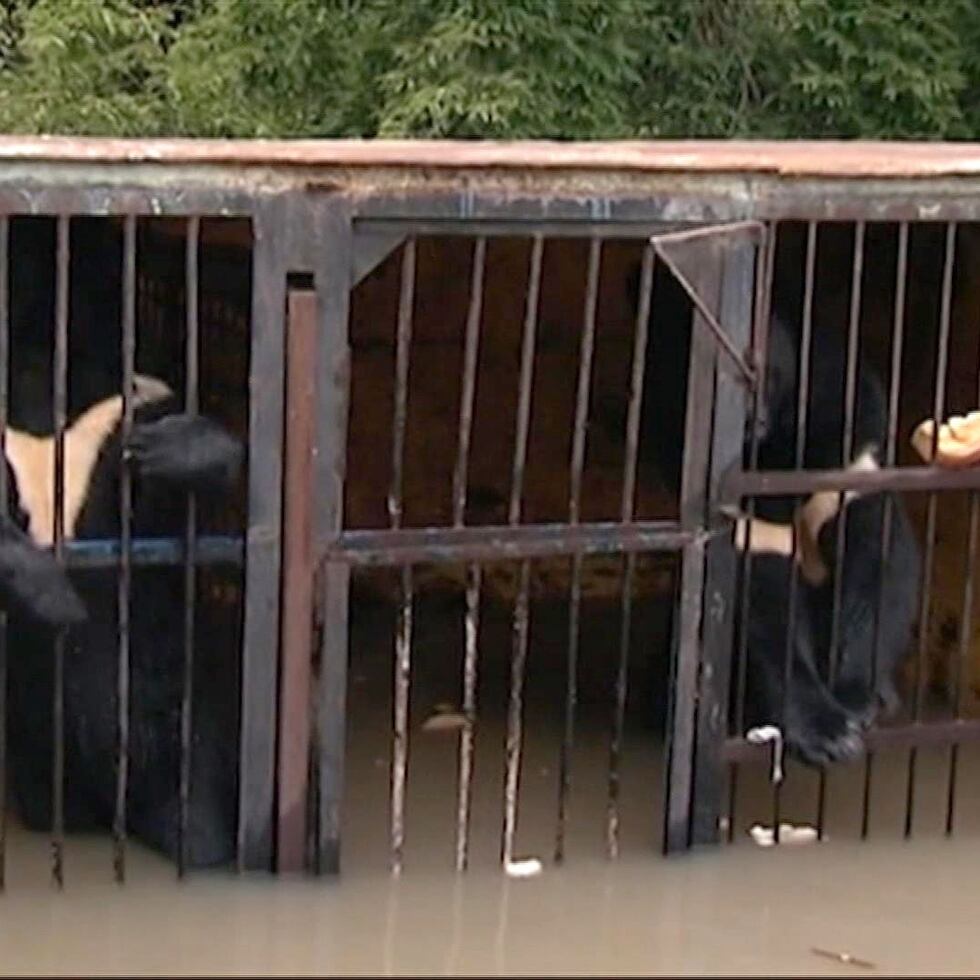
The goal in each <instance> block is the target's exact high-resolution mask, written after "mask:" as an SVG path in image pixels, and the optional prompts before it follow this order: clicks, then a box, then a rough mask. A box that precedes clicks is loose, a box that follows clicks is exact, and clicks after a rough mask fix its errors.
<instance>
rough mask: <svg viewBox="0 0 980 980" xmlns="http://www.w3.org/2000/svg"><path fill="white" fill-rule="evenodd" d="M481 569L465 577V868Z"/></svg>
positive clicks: (459, 850)
mask: <svg viewBox="0 0 980 980" xmlns="http://www.w3.org/2000/svg"><path fill="white" fill-rule="evenodd" d="M480 584H481V569H480V566H479V565H477V564H473V565H470V566H469V569H468V571H467V580H466V615H465V630H466V638H465V652H464V656H463V718H464V719H465V723H464V726H463V730H462V732H461V733H460V743H459V777H458V786H457V795H456V870H457V871H465V870H466V865H467V862H468V861H469V849H470V803H471V800H472V797H473V747H474V736H475V725H476V680H477V669H478V654H479V651H478V646H477V643H478V639H479V634H480Z"/></svg>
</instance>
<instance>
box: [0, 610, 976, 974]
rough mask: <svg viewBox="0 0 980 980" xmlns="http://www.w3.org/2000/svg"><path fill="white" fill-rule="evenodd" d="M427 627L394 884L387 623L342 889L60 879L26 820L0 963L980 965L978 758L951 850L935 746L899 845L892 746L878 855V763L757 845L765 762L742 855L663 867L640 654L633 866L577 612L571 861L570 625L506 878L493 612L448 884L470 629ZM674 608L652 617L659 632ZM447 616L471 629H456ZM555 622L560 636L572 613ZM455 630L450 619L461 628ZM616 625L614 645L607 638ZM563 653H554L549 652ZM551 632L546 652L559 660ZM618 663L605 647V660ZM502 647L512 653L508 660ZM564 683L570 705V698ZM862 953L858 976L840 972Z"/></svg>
mask: <svg viewBox="0 0 980 980" xmlns="http://www.w3.org/2000/svg"><path fill="white" fill-rule="evenodd" d="M438 612H439V611H438V609H435V610H433V611H432V615H427V612H426V609H425V608H424V607H423V608H420V610H419V615H418V617H417V620H416V627H417V629H416V634H415V645H414V651H413V652H414V654H417V656H416V659H415V664H414V670H413V695H412V704H411V726H410V736H411V737H410V763H409V776H408V795H407V808H406V843H405V865H404V871H403V873H402V876H401V878H400V879H398V880H394V879H392V877H391V875H390V873H389V871H388V861H389V853H388V836H387V835H388V792H389V758H390V738H389V729H390V718H391V675H390V665H391V647H390V633H387V637H388V639H386V640H382V639H380V637H382V636H383V635H385V631H386V630H387V629H388V627H390V625H391V623H390V621H389V620H388V619H386V616H387V614H384V615H382V614H380V613H378V612H377V610H375V611H374V612H373V613H371V614H370V615H367V616H365V617H364V618H363V619H362V620H361V621H355V625H354V636H353V642H352V660H351V694H350V699H351V705H350V751H349V757H348V799H347V803H346V815H345V833H344V841H343V848H344V850H343V865H344V866H343V871H342V874H341V876H340V878H339V879H336V880H331V879H319V880H317V879H313V878H308V877H282V878H278V879H277V878H273V877H271V876H267V875H249V876H246V877H244V878H238V877H236V876H235V875H234V874H232V873H230V872H208V873H200V872H199V873H195V874H192V875H191V876H189V878H188V879H186V880H185V881H184V882H178V881H177V880H176V876H175V873H174V869H173V867H172V866H170V865H169V864H167V863H166V862H164V861H163V860H161V859H160V858H158V857H157V856H155V855H153V854H150V853H148V852H146V851H144V850H142V849H140V848H139V847H137V846H135V845H131V846H130V849H129V852H128V858H129V861H128V881H127V883H126V885H125V886H122V887H120V886H119V885H116V884H115V883H114V882H113V880H112V862H111V844H110V841H109V840H108V839H107V838H102V837H99V838H95V837H87V838H78V837H73V838H70V839H69V844H68V848H67V852H66V867H65V873H66V885H65V889H64V891H63V892H61V893H57V892H56V891H54V889H53V888H52V887H51V886H50V884H49V870H48V862H49V844H48V841H47V840H46V838H45V837H44V836H43V835H36V834H27V833H25V832H24V831H22V830H20V829H19V828H17V827H16V825H14V826H11V827H10V832H9V842H8V854H9V860H8V883H7V884H8V886H7V891H6V894H4V895H3V896H2V897H0V972H2V973H4V974H20V975H24V974H38V973H44V974H60V975H73V976H79V975H85V974H93V973H94V974H102V975H130V976H132V975H141V974H157V975H168V976H178V975H192V974H196V975H201V974H212V973H221V974H240V975H256V974H267V975H283V976H288V975H315V974H320V975H323V974H359V975H403V974H421V975H429V976H434V975H456V974H483V975H487V974H510V975H530V974H565V975H568V974H575V975H590V974H591V975H599V976H609V975H616V974H634V975H635V974H648V975H649V974H670V975H678V974H688V975H690V974H729V975H731V974H739V975H749V976H766V975H774V974H794V975H800V974H804V975H806V974H809V975H820V974H822V975H843V976H848V975H858V976H860V975H882V976H885V975H892V976H894V975H897V974H923V973H932V974H935V973H937V972H941V973H945V974H951V973H957V974H964V975H969V974H976V973H977V971H978V970H980V934H978V929H977V924H976V922H977V914H976V901H975V896H976V894H977V888H978V883H980V754H978V753H976V752H973V751H969V752H967V751H964V752H962V753H961V756H960V760H959V782H958V787H957V794H958V795H957V805H956V833H955V835H954V836H953V837H952V838H950V839H947V838H946V837H945V836H944V834H943V828H944V822H945V807H946V799H947V796H946V776H947V767H948V752H947V751H944V750H938V749H937V750H929V751H928V752H920V754H919V759H918V772H919V776H918V779H917V782H916V797H915V834H914V836H913V839H911V840H905V839H903V823H904V808H905V788H906V772H907V768H906V767H907V758H908V754H907V752H905V751H896V752H894V753H889V754H887V755H886V754H882V755H880V756H879V757H878V758H877V759H876V765H875V770H874V778H873V781H872V804H873V805H872V811H871V820H870V839H869V840H868V841H864V842H862V841H861V840H860V816H861V812H860V810H861V808H860V800H861V789H862V786H863V780H864V767H863V765H862V764H858V765H855V766H852V767H849V768H847V769H844V770H841V771H840V772H835V773H834V774H833V775H832V776H831V778H830V781H829V788H828V797H827V802H828V819H827V825H826V829H827V839H826V840H825V841H822V842H814V843H805V844H796V845H784V846H781V847H778V848H762V847H759V846H758V845H757V844H756V843H754V842H753V840H752V839H751V838H750V836H749V834H748V833H747V830H748V828H749V827H750V826H751V825H753V824H755V823H762V824H766V823H769V822H771V788H770V786H769V784H768V770H767V769H766V768H765V767H763V766H758V767H752V768H751V769H747V770H746V771H745V773H744V775H743V778H742V779H741V781H740V784H739V787H740V788H739V796H738V799H739V804H738V808H737V811H736V819H735V834H734V843H733V844H731V845H728V844H723V845H721V846H720V847H718V848H714V849H709V850H703V851H699V852H697V853H693V854H689V855H684V856H678V857H672V858H669V859H668V858H664V857H661V856H660V854H659V852H658V846H659V839H660V829H661V815H660V814H661V801H662V787H661V773H662V762H661V754H662V739H661V738H660V737H659V735H658V734H657V733H656V732H655V731H654V730H653V728H652V727H651V726H650V725H649V722H648V721H647V722H644V717H645V716H646V717H647V718H648V717H649V700H648V698H647V697H646V696H645V695H644V693H643V692H644V691H645V690H649V689H651V688H652V687H653V686H655V685H652V684H651V683H650V678H649V675H648V673H647V674H645V673H644V670H643V668H642V665H641V660H642V658H641V659H638V660H637V661H636V667H635V669H633V664H632V663H631V700H630V703H629V707H630V710H629V712H628V718H627V721H628V724H627V728H626V737H625V740H624V755H623V759H622V767H621V777H622V781H621V786H622V795H621V826H620V830H621V836H620V854H619V857H618V859H617V860H609V859H608V858H607V857H606V853H605V848H606V800H607V781H608V761H609V701H608V692H609V672H610V671H611V670H612V669H613V663H612V661H613V660H614V657H613V656H611V655H608V654H607V655H606V656H597V657H595V658H593V659H590V658H589V656H588V654H587V651H588V650H591V649H598V650H600V651H601V650H602V649H603V647H604V644H603V642H602V638H603V637H604V636H605V637H607V638H608V636H609V635H610V634H609V630H610V629H613V628H614V627H613V626H611V625H610V623H609V622H605V621H604V620H603V619H602V617H601V616H598V615H597V616H594V617H591V618H587V619H586V620H585V621H584V622H583V638H584V640H585V642H584V644H583V651H586V654H585V655H584V656H583V663H582V675H581V678H580V681H581V695H582V696H581V701H580V712H579V717H578V724H577V728H576V743H575V751H574V755H573V781H572V792H571V798H570V801H569V825H568V836H567V857H566V860H565V862H564V863H563V864H562V865H560V866H559V865H556V864H555V863H554V862H553V860H552V854H553V850H554V836H555V813H556V799H557V792H556V771H557V760H558V748H559V745H560V740H561V731H562V724H561V723H562V708H561V704H562V702H561V697H560V696H558V697H556V696H555V691H556V685H555V683H554V677H555V676H556V675H557V676H558V677H559V678H561V676H562V674H561V671H560V670H559V669H556V668H555V658H558V657H560V655H561V651H562V650H563V648H564V647H563V639H562V636H561V631H560V630H558V631H556V630H555V629H553V628H551V627H553V626H554V625H555V624H554V622H551V623H550V624H549V620H550V618H551V617H552V616H555V617H558V620H561V618H562V617H563V616H564V611H563V610H561V609H557V610H553V611H552V612H550V613H549V612H548V611H547V610H544V609H539V610H537V611H536V612H537V615H536V619H535V622H537V623H538V624H540V626H541V629H540V630H539V631H538V632H537V633H535V631H534V628H533V629H532V643H531V650H530V656H529V674H528V689H527V695H528V698H527V704H526V710H525V717H526V720H527V729H526V742H525V753H524V759H523V766H522V775H521V798H520V811H519V821H518V832H517V849H516V851H517V856H518V857H538V858H540V859H541V861H542V862H543V870H542V872H541V873H540V874H539V875H537V876H535V877H531V878H527V879H514V878H508V877H506V876H505V875H504V874H503V873H502V872H501V870H500V867H499V863H498V862H499V853H500V832H501V830H500V828H501V822H502V812H503V811H502V792H501V791H502V784H503V761H504V751H503V744H504V729H505V718H506V697H505V694H504V691H505V689H506V683H507V673H506V654H507V651H508V649H509V629H510V623H509V620H508V618H507V616H505V615H500V616H499V617H496V618H495V615H494V613H493V612H492V610H488V612H487V615H486V616H485V617H484V622H483V624H482V627H481V629H482V632H481V653H483V652H485V653H486V656H485V658H484V660H483V661H481V667H482V673H481V686H480V705H481V712H480V716H479V729H478V736H477V743H476V760H475V767H476V774H477V778H476V782H475V784H474V791H473V811H472V821H471V841H470V867H469V869H468V870H467V871H466V872H465V873H464V874H462V875H457V874H456V873H455V872H454V871H453V857H454V847H455V843H454V841H455V838H454V834H455V814H456V766H457V744H458V735H457V733H456V732H453V731H425V730H423V728H422V725H423V723H424V721H425V719H426V718H427V717H431V714H432V711H433V710H434V706H436V705H439V704H440V703H442V702H449V703H452V702H453V699H454V698H455V699H457V700H458V691H459V687H458V682H459V667H458V663H457V661H458V659H459V657H458V651H459V650H460V649H461V647H460V645H458V641H459V629H458V626H459V624H458V620H455V618H454V617H448V619H447V617H445V616H444V615H438V614H437V613H438ZM658 616H660V612H658V611H657V610H656V609H652V610H642V609H641V610H638V611H637V621H638V623H639V625H638V626H637V628H638V629H641V630H647V631H648V632H647V634H646V635H647V636H650V635H655V634H656V632H657V630H656V623H657V622H658ZM454 622H455V625H453V623H454ZM556 622H557V620H556ZM447 623H449V625H448V626H447V625H446V624H447ZM613 635H614V634H613ZM549 637H550V638H551V639H550V641H549V639H548V638H549ZM548 642H551V643H552V645H553V649H552V654H553V656H552V655H551V654H549V652H548ZM610 646H612V647H615V643H611V644H605V647H606V648H607V650H608V647H610ZM493 651H498V652H497V653H493ZM561 689H562V688H561V684H558V685H557V690H558V691H559V692H560V691H561ZM816 792H817V779H816V777H815V775H814V774H812V773H809V772H805V771H801V770H798V769H794V768H792V767H790V771H789V774H788V778H787V783H786V785H785V791H784V794H783V819H784V820H789V821H792V822H794V823H802V824H808V823H812V822H813V820H814V812H815V809H814V807H815V800H816ZM848 957H850V958H851V959H850V961H849V962H847V961H845V960H847V958H848Z"/></svg>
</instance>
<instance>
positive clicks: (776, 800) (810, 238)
mask: <svg viewBox="0 0 980 980" xmlns="http://www.w3.org/2000/svg"><path fill="white" fill-rule="evenodd" d="M816 257H817V225H816V222H815V221H811V222H809V223H808V225H807V240H806V271H805V274H804V277H803V327H802V330H801V332H800V362H799V389H798V392H797V403H796V446H795V454H794V461H793V463H794V466H795V467H796V469H803V465H804V461H805V458H806V423H807V411H808V408H809V396H810V345H811V341H812V337H813V286H814V269H815V266H816ZM798 547H799V540H798V537H797V534H796V529H795V525H794V531H793V560H792V562H791V564H790V570H789V606H788V609H787V615H786V649H785V652H784V658H785V659H784V661H783V711H782V715H783V717H782V719H781V721H780V728H781V729H782V730H783V731H786V727H787V726H786V711H787V706H788V705H789V697H790V691H791V690H792V686H793V634H794V632H795V629H796V607H797V601H798V600H797V593H798V592H799V561H798V555H797V549H798ZM782 787H783V784H782V783H777V784H776V786H775V787H773V794H772V826H773V834H774V836H775V840H776V843H777V844H778V843H779V828H780V824H781V803H782Z"/></svg>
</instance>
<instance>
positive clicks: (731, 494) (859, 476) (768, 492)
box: [721, 466, 980, 503]
mask: <svg viewBox="0 0 980 980" xmlns="http://www.w3.org/2000/svg"><path fill="white" fill-rule="evenodd" d="M978 488H980V469H977V468H976V467H964V468H962V469H949V468H945V467H941V466H897V467H882V469H880V470H875V471H873V472H871V471H866V470H843V469H840V470H760V471H758V472H755V473H751V472H746V473H742V474H738V475H736V474H732V475H731V476H730V477H726V479H725V480H724V481H723V489H722V491H721V492H722V500H723V501H724V502H725V503H734V502H735V501H738V500H739V499H741V498H742V497H783V496H796V495H804V494H811V493H817V492H819V491H821V490H856V491H857V492H858V493H879V492H880V493H885V492H888V491H896V492H900V493H926V492H929V493H931V492H933V491H943V490H976V489H978Z"/></svg>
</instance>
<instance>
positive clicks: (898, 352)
mask: <svg viewBox="0 0 980 980" xmlns="http://www.w3.org/2000/svg"><path fill="white" fill-rule="evenodd" d="M908 257H909V226H908V222H907V221H903V222H901V223H900V224H899V226H898V249H897V256H896V260H895V262H896V266H895V309H894V314H893V319H892V358H891V376H890V378H889V391H888V431H887V436H886V440H885V466H886V467H889V468H890V467H892V466H894V465H895V459H896V451H897V446H898V399H899V395H900V394H901V390H902V386H901V382H902V354H903V349H904V342H905V292H906V286H907V283H908ZM891 529H892V497H891V495H890V494H889V495H888V496H886V497H885V504H884V508H883V511H882V515H881V544H880V548H881V564H882V567H883V568H885V567H887V565H888V561H889V558H890V556H891ZM884 586H885V579H884V576H882V579H881V582H880V583H879V589H878V601H877V605H876V609H875V637H874V645H873V646H872V661H871V677H872V679H874V680H876V679H877V677H878V659H879V654H878V641H879V625H880V623H881V618H882V616H883V615H884V614H885V608H884V605H885V587H884ZM873 771H874V753H873V752H871V751H868V752H867V754H866V756H865V762H864V790H863V793H862V800H861V837H862V839H864V838H867V836H868V830H869V827H870V822H871V786H872V775H873Z"/></svg>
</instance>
